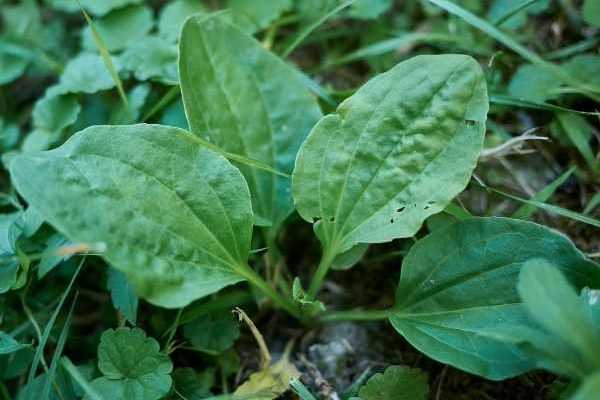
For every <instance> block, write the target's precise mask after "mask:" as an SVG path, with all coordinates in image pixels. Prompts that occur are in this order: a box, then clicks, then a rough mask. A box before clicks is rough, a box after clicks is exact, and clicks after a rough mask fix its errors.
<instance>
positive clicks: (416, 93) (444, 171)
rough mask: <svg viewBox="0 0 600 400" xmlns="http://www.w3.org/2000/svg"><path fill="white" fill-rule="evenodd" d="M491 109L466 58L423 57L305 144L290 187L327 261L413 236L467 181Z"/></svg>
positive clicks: (362, 94) (366, 89)
mask: <svg viewBox="0 0 600 400" xmlns="http://www.w3.org/2000/svg"><path fill="white" fill-rule="evenodd" d="M487 110H488V98H487V92H486V85H485V79H484V77H483V74H482V72H481V68H480V67H479V65H478V64H477V62H476V61H475V60H474V59H472V58H471V57H468V56H462V55H444V56H418V57H414V58H412V59H410V60H408V61H404V62H402V63H400V64H398V65H396V66H395V67H394V68H392V69H391V70H389V71H388V72H385V73H383V74H380V75H378V76H376V77H375V78H373V79H371V80H370V81H369V82H367V84H366V85H364V86H363V87H362V88H360V89H359V90H358V91H357V92H356V93H355V94H354V95H353V96H352V97H350V98H348V99H346V100H345V101H344V102H343V103H342V104H341V105H340V106H339V107H338V109H337V111H336V112H335V113H334V114H330V115H327V116H325V117H324V118H322V119H321V120H320V121H319V123H318V124H317V125H316V126H315V127H314V128H313V130H312V131H311V133H310V135H309V136H308V138H307V139H306V141H305V142H304V144H303V145H302V147H301V149H300V152H299V154H298V158H297V160H296V168H295V170H294V175H293V184H292V186H293V193H294V200H295V202H296V207H297V209H298V211H299V213H300V215H301V216H302V217H303V218H304V219H305V220H307V221H312V222H315V223H316V224H317V225H316V227H315V228H316V231H317V234H318V236H319V238H320V240H321V241H322V242H323V244H324V247H325V249H326V251H329V252H330V253H341V252H344V251H346V250H349V249H350V248H351V247H353V246H354V245H356V244H358V243H380V242H388V241H390V240H392V239H396V238H402V237H409V236H412V235H413V234H414V233H415V232H416V231H417V230H418V229H419V228H420V227H421V225H422V223H423V221H424V220H425V219H426V218H427V217H428V216H430V215H432V214H435V213H437V212H439V211H442V210H443V209H444V208H445V207H446V206H447V205H448V203H449V202H450V200H452V198H454V197H455V196H456V195H457V194H458V193H460V192H461V191H462V190H463V189H464V187H465V186H466V184H467V182H468V181H469V178H470V176H471V172H472V171H473V169H474V168H475V164H476V162H477V158H478V156H479V153H480V151H481V148H482V144H483V134H484V131H485V120H486V115H487Z"/></svg>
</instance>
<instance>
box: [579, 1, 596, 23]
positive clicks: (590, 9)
mask: <svg viewBox="0 0 600 400" xmlns="http://www.w3.org/2000/svg"><path fill="white" fill-rule="evenodd" d="M581 13H582V14H583V20H584V21H585V22H587V23H588V24H589V25H591V26H595V27H597V28H598V27H600V3H599V2H598V0H584V1H583V8H582V9H581Z"/></svg>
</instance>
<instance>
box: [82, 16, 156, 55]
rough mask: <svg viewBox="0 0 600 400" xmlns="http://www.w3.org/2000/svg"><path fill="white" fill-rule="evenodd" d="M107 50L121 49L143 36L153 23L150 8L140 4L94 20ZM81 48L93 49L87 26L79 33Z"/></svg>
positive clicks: (94, 48)
mask: <svg viewBox="0 0 600 400" xmlns="http://www.w3.org/2000/svg"><path fill="white" fill-rule="evenodd" d="M94 25H95V26H96V29H97V30H98V33H99V34H100V37H102V40H103V41H104V43H105V45H106V48H107V49H108V51H117V50H122V49H124V48H126V47H127V46H129V45H130V44H135V43H136V42H137V41H138V40H140V39H142V38H144V37H145V36H146V35H147V34H148V32H150V30H151V29H152V26H153V25H154V21H153V16H152V10H151V9H150V8H149V7H145V6H142V5H136V6H130V7H126V8H122V9H119V10H116V11H113V12H111V13H110V14H108V15H106V16H105V17H103V18H100V19H97V20H95V21H94ZM81 41H82V46H81V47H82V48H84V49H85V50H88V51H95V50H96V44H95V42H94V39H93V37H92V31H91V29H90V27H89V26H87V27H85V28H84V29H83V31H82V33H81Z"/></svg>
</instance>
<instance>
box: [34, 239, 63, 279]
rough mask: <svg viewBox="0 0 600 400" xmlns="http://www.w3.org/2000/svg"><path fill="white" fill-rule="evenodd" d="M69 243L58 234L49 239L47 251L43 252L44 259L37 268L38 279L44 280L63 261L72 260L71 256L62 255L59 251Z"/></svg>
mask: <svg viewBox="0 0 600 400" xmlns="http://www.w3.org/2000/svg"><path fill="white" fill-rule="evenodd" d="M69 243H70V242H69V240H68V239H67V238H66V237H64V236H63V235H61V234H60V233H56V234H54V235H52V236H50V237H49V238H48V241H47V242H46V249H45V250H44V251H43V252H42V258H41V259H40V263H39V264H38V267H37V275H38V279H42V278H43V277H44V276H46V274H48V273H49V272H50V271H52V270H53V269H54V268H55V267H57V266H58V265H59V264H60V263H61V262H62V261H64V260H67V259H68V258H70V256H69V255H61V254H60V253H59V249H60V248H61V247H62V246H66V245H68V244H69Z"/></svg>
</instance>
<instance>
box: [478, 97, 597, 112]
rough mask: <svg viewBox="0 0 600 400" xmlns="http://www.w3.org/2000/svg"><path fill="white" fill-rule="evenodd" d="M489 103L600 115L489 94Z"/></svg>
mask: <svg viewBox="0 0 600 400" xmlns="http://www.w3.org/2000/svg"><path fill="white" fill-rule="evenodd" d="M490 103H492V104H498V105H502V106H512V107H521V108H530V109H532V110H544V111H553V112H554V111H556V112H570V113H575V114H583V115H600V113H598V112H597V111H594V112H590V111H578V110H573V109H571V108H566V107H561V106H557V105H554V104H549V103H539V102H535V101H530V100H523V99H517V98H514V97H511V96H506V95H503V94H491V95H490Z"/></svg>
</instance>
